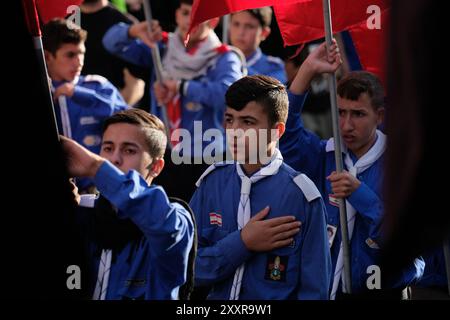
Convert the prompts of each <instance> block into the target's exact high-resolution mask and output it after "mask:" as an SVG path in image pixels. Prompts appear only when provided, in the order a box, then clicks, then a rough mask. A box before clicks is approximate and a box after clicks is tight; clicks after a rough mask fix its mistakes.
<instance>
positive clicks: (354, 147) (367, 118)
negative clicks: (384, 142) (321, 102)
mask: <svg viewBox="0 0 450 320" xmlns="http://www.w3.org/2000/svg"><path fill="white" fill-rule="evenodd" d="M337 102H338V107H339V127H340V129H341V135H342V140H343V142H344V143H345V145H346V147H347V148H348V149H349V150H351V151H352V152H353V153H354V154H355V155H356V156H357V157H358V158H360V157H361V156H363V155H364V154H365V153H366V152H367V151H369V149H370V147H371V146H372V145H373V144H374V142H375V139H376V130H377V127H378V125H380V124H381V123H382V121H383V116H384V109H383V108H379V109H378V110H375V109H374V108H373V107H372V105H371V100H370V97H369V95H368V94H367V93H362V94H361V95H360V96H359V99H358V100H356V101H352V100H348V99H344V98H341V97H340V96H338V100H337Z"/></svg>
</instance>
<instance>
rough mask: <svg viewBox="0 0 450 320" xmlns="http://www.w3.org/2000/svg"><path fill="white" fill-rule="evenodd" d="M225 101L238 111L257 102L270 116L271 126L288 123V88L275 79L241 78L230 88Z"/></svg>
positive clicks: (263, 77) (265, 77)
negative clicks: (252, 102) (250, 103)
mask: <svg viewBox="0 0 450 320" xmlns="http://www.w3.org/2000/svg"><path fill="white" fill-rule="evenodd" d="M225 100H226V104H227V106H228V107H230V108H232V109H235V110H237V111H240V110H242V109H244V108H245V106H246V105H247V104H248V103H249V102H251V101H255V102H257V103H259V104H260V105H261V106H262V107H263V109H264V111H265V112H266V114H267V115H268V119H269V125H271V126H272V125H274V124H275V123H277V122H284V123H286V120H287V116H288V106H289V102H288V96H287V92H286V87H285V86H284V85H283V84H282V83H281V82H280V81H278V80H277V79H275V78H272V77H269V76H263V75H254V76H247V77H244V78H241V79H240V80H238V81H236V82H234V83H233V84H232V85H231V86H230V87H229V88H228V90H227V92H226V94H225Z"/></svg>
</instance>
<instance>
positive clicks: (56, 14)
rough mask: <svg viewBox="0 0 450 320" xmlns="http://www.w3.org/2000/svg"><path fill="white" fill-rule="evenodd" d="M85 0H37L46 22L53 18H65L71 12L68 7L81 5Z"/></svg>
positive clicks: (37, 5) (38, 7)
mask: <svg viewBox="0 0 450 320" xmlns="http://www.w3.org/2000/svg"><path fill="white" fill-rule="evenodd" d="M81 2H83V0H36V7H37V9H38V12H39V16H40V17H41V19H42V21H43V22H44V23H47V22H49V21H50V20H51V19H53V18H64V17H66V16H67V15H68V14H70V12H67V8H68V7H70V6H72V5H76V6H79V5H80V3H81Z"/></svg>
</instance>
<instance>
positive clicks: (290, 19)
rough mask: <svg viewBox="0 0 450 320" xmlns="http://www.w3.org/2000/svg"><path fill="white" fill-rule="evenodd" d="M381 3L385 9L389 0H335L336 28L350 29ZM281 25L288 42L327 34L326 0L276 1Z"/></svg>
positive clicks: (338, 30) (294, 42) (334, 30)
mask: <svg viewBox="0 0 450 320" xmlns="http://www.w3.org/2000/svg"><path fill="white" fill-rule="evenodd" d="M371 5H377V6H379V7H380V9H381V10H382V11H383V10H385V9H386V8H387V7H388V6H389V1H388V0H357V1H355V0H331V1H330V7H331V17H332V18H331V19H332V25H333V32H341V31H344V30H348V29H350V28H351V27H353V26H356V25H359V24H361V23H362V22H363V21H366V19H367V18H368V17H369V16H370V13H367V9H368V7H369V6H371ZM274 11H275V16H276V18H277V22H278V26H279V27H280V32H281V35H282V37H283V40H284V44H285V45H287V46H291V45H297V44H300V43H305V42H309V41H312V40H316V39H319V38H322V37H324V26H323V7H322V0H312V1H309V2H305V3H295V4H292V3H290V4H288V3H285V2H279V3H277V4H275V5H274Z"/></svg>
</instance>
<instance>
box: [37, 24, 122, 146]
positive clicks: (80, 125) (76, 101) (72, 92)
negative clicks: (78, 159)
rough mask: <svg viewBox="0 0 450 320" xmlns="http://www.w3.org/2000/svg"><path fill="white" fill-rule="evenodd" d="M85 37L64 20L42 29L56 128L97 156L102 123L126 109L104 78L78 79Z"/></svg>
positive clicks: (90, 76)
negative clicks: (53, 101)
mask: <svg viewBox="0 0 450 320" xmlns="http://www.w3.org/2000/svg"><path fill="white" fill-rule="evenodd" d="M86 37H87V32H86V31H85V30H83V29H80V28H79V27H78V26H76V25H75V24H73V23H71V22H69V21H67V20H64V19H59V18H57V19H53V20H51V21H49V22H48V23H47V24H45V25H44V27H43V28H42V41H43V46H44V50H45V61H46V63H47V68H48V74H49V76H50V78H51V80H52V89H53V99H54V100H55V111H56V119H57V123H58V128H59V130H60V132H63V133H64V135H65V136H67V137H70V138H73V139H74V140H75V141H77V142H78V143H80V144H82V145H83V146H84V147H86V148H88V149H89V150H90V151H92V152H95V153H97V154H98V153H99V152H100V145H101V141H102V139H101V131H102V124H103V121H104V120H105V119H106V118H108V117H109V116H111V115H112V114H113V113H115V112H118V111H121V110H125V109H128V108H129V107H128V105H127V104H126V103H125V101H124V100H123V98H122V96H121V95H120V93H119V91H118V90H117V89H116V87H114V85H112V84H111V83H110V82H109V81H108V80H107V79H105V78H104V77H102V76H99V75H85V76H80V74H81V69H82V68H83V65H84V54H85V51H86V47H85V45H84V43H85V41H86Z"/></svg>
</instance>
